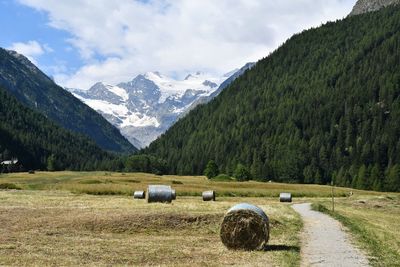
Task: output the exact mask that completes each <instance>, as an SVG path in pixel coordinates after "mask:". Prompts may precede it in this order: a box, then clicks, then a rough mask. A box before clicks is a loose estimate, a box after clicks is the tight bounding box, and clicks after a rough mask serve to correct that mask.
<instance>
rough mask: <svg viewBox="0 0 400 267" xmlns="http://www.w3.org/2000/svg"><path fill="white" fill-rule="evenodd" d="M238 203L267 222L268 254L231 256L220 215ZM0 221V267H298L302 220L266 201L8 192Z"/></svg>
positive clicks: (2, 196)
mask: <svg viewBox="0 0 400 267" xmlns="http://www.w3.org/2000/svg"><path fill="white" fill-rule="evenodd" d="M129 179H132V178H129ZM21 184H22V183H21ZM242 201H245V202H250V203H253V204H256V205H259V206H260V207H261V208H263V209H264V211H265V212H266V213H267V215H268V216H269V217H270V219H271V235H270V241H269V245H268V247H267V250H266V251H256V252H244V251H231V250H228V249H226V248H225V247H224V246H223V245H222V243H221V241H220V239H219V230H220V223H221V221H222V218H223V215H224V212H225V211H226V210H227V209H228V208H229V207H231V206H232V205H234V204H236V203H238V202H242ZM0 222H1V227H0V265H14V266H21V265H36V266H44V265H56V266H60V265H74V266H77V265H92V266H93V265H95V266H104V265H136V266H148V265H161V266H164V265H168V266H199V265H202V266H222V265H233V266H266V265H267V266H298V265H299V257H300V256H299V250H300V248H299V237H298V233H299V231H300V228H301V225H302V223H301V220H300V218H299V216H298V215H297V214H296V213H295V212H294V211H293V210H292V209H291V208H290V206H288V205H285V204H281V203H279V202H277V201H276V200H271V199H266V198H246V199H242V198H221V199H219V201H217V202H203V201H202V200H201V198H198V197H181V198H178V199H177V201H175V202H173V203H172V204H157V203H156V204H147V203H146V202H145V201H144V200H133V199H132V198H131V197H127V196H93V195H85V194H83V195H79V194H72V193H69V192H65V191H47V190H41V191H27V190H6V191H0Z"/></svg>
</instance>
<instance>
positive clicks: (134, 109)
mask: <svg viewBox="0 0 400 267" xmlns="http://www.w3.org/2000/svg"><path fill="white" fill-rule="evenodd" d="M251 66H253V63H248V64H246V65H245V66H244V67H243V68H241V69H240V70H235V71H233V72H231V73H228V74H226V75H224V76H223V77H211V76H209V75H206V74H204V73H201V72H196V73H194V74H189V75H187V76H186V78H185V79H183V80H176V79H173V78H169V77H166V76H164V75H162V74H160V73H159V72H148V73H146V74H141V75H138V76H137V77H135V78H134V79H133V80H132V81H130V82H123V83H119V84H117V85H108V84H105V83H101V82H99V83H96V84H95V85H93V86H92V87H91V88H90V89H89V90H79V89H67V90H69V91H70V92H71V93H73V94H74V95H75V96H76V97H77V98H79V99H80V100H81V101H83V102H84V103H86V104H87V105H88V106H90V107H92V108H93V109H95V110H96V111H98V112H99V113H100V114H102V115H103V117H104V118H106V119H107V120H108V121H109V122H111V123H112V124H113V125H115V126H117V127H118V128H119V129H120V131H121V133H122V134H123V135H124V136H125V137H126V138H127V139H128V140H129V141H130V142H131V143H132V144H133V145H134V146H136V147H146V146H147V145H149V144H150V143H151V142H152V141H154V140H155V139H156V138H157V137H158V136H160V135H161V134H163V133H164V132H165V131H166V130H167V129H168V128H169V127H171V125H172V124H173V123H174V122H175V121H177V119H179V118H180V117H181V116H182V115H183V114H185V113H186V112H187V111H189V110H191V109H193V108H194V107H195V106H197V105H198V104H201V103H206V102H208V101H210V100H211V99H212V98H213V97H215V96H217V95H218V94H219V93H220V92H221V91H222V90H223V88H225V87H226V86H227V85H228V84H229V83H230V82H232V81H233V80H234V79H236V78H237V77H238V76H239V75H241V74H242V73H243V72H244V71H245V70H247V69H248V68H250V67H251Z"/></svg>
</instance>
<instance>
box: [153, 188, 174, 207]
mask: <svg viewBox="0 0 400 267" xmlns="http://www.w3.org/2000/svg"><path fill="white" fill-rule="evenodd" d="M175 198H176V193H175V190H173V189H172V188H171V186H169V185H149V187H148V189H147V202H148V203H151V202H163V203H171V202H172V200H174V199H175Z"/></svg>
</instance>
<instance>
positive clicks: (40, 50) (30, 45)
mask: <svg viewBox="0 0 400 267" xmlns="http://www.w3.org/2000/svg"><path fill="white" fill-rule="evenodd" d="M8 49H10V50H14V51H16V52H18V53H20V54H23V55H24V56H26V57H27V58H28V59H29V60H30V61H32V62H33V63H34V64H37V63H36V57H38V56H41V55H43V54H44V53H45V52H50V51H51V48H50V47H48V46H47V45H44V46H42V45H41V44H39V43H38V42H37V41H28V42H26V43H20V42H19V43H13V44H12V45H11V46H10V47H8Z"/></svg>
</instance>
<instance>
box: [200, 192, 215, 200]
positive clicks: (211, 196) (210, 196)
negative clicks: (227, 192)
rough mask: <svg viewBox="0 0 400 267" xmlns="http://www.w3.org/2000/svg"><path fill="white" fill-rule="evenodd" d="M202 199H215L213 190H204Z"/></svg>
mask: <svg viewBox="0 0 400 267" xmlns="http://www.w3.org/2000/svg"><path fill="white" fill-rule="evenodd" d="M202 196H203V201H215V191H213V190H212V191H204V192H203V193H202Z"/></svg>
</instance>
